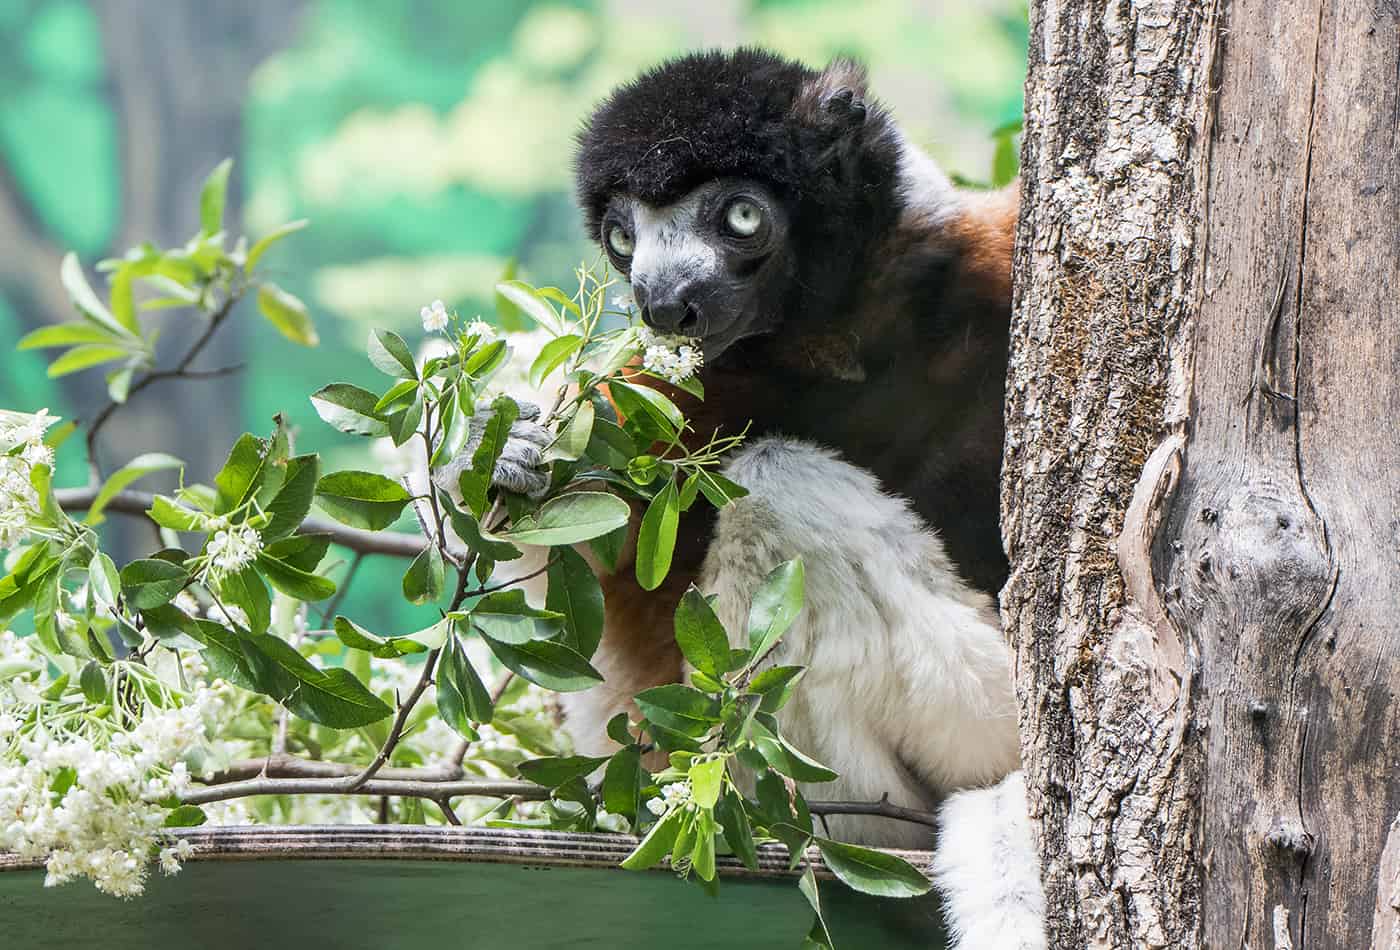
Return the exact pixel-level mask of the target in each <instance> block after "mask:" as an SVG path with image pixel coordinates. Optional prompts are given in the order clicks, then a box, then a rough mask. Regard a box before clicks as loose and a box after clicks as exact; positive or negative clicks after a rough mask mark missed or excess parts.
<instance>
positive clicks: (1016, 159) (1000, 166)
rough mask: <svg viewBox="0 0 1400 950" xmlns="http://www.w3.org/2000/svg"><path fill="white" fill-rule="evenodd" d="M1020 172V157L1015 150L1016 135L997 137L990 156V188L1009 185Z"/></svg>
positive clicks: (1012, 133)
mask: <svg viewBox="0 0 1400 950" xmlns="http://www.w3.org/2000/svg"><path fill="white" fill-rule="evenodd" d="M1020 170H1021V155H1020V152H1019V151H1018V150H1017V148H1016V133H1015V132H1010V133H1007V134H1004V135H1000V136H997V139H996V150H995V152H993V154H992V187H993V188H1000V187H1002V186H1003V185H1009V184H1010V183H1011V182H1012V181H1014V180H1015V179H1016V174H1017V173H1018V172H1019V171H1020Z"/></svg>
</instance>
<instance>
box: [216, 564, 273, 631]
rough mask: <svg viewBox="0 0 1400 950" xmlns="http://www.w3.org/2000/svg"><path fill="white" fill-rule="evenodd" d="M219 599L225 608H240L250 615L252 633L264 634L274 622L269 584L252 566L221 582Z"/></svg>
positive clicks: (249, 621) (249, 624) (249, 622)
mask: <svg viewBox="0 0 1400 950" xmlns="http://www.w3.org/2000/svg"><path fill="white" fill-rule="evenodd" d="M219 597H220V599H221V600H222V601H223V603H224V605H225V606H230V607H238V608H240V609H241V610H242V611H243V612H244V613H245V614H247V615H248V626H249V628H250V632H252V633H262V632H263V631H265V630H266V629H267V627H268V624H270V623H271V622H272V597H271V596H269V595H268V592H267V584H265V583H263V579H262V577H261V576H260V575H259V574H258V572H257V571H256V570H255V569H254V568H253V567H251V566H249V567H245V568H244V569H243V570H241V571H239V572H238V573H237V574H229V575H228V576H226V577H225V578H224V579H223V580H222V581H220V582H219Z"/></svg>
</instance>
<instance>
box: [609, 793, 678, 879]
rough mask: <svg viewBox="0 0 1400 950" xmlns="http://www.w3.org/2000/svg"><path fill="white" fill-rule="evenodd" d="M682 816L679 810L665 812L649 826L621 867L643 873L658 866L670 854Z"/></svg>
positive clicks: (623, 860)
mask: <svg viewBox="0 0 1400 950" xmlns="http://www.w3.org/2000/svg"><path fill="white" fill-rule="evenodd" d="M684 816H685V811H684V810H683V809H679V808H678V809H675V810H673V811H670V812H667V813H666V816H665V817H664V818H662V819H661V820H660V821H658V822H657V823H656V824H654V825H652V826H651V830H650V831H648V832H647V835H646V837H645V838H643V839H642V840H641V841H640V842H639V843H638V844H637V847H636V848H634V849H633V850H632V853H631V854H629V855H628V856H627V857H625V858H623V859H622V864H621V866H622V867H624V868H626V869H627V870H629V871H645V870H646V869H647V868H649V867H653V866H654V865H656V864H659V863H660V861H661V859H662V858H664V857H666V855H668V854H670V853H671V849H672V847H674V845H675V843H676V838H677V837H678V836H679V835H680V832H681V826H682V825H683V824H684V821H685V818H684Z"/></svg>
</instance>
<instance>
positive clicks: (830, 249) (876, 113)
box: [575, 49, 902, 360]
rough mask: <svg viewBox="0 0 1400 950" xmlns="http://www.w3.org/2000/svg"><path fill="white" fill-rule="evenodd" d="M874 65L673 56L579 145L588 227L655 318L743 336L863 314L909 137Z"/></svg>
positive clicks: (725, 344) (614, 98)
mask: <svg viewBox="0 0 1400 950" xmlns="http://www.w3.org/2000/svg"><path fill="white" fill-rule="evenodd" d="M865 92H866V77H865V71H864V69H862V68H861V67H860V66H858V65H856V64H854V63H852V62H849V61H846V60H840V61H837V62H835V63H832V64H831V65H830V66H828V67H827V68H826V69H825V70H823V71H820V72H818V71H816V70H812V69H808V68H807V67H806V66H803V65H801V64H800V63H796V62H792V61H790V60H786V59H783V58H781V57H779V56H776V55H774V54H772V53H768V52H765V51H763V50H757V49H740V50H736V51H734V52H728V53H724V52H704V53H694V54H691V55H688V56H684V57H681V58H679V59H674V60H671V61H669V62H666V63H663V64H662V65H660V66H658V67H656V68H655V69H652V70H651V71H649V72H647V73H644V74H643V75H642V76H640V77H639V78H638V79H636V80H634V81H633V82H631V83H628V84H626V85H623V86H621V87H619V88H618V89H617V90H615V91H614V92H613V93H612V95H611V96H610V97H609V98H608V99H607V100H606V101H605V102H603V104H602V105H601V106H599V107H598V109H597V111H596V112H594V114H593V115H592V116H591V117H590V118H589V119H588V121H587V122H586V124H585V126H584V128H583V130H582V132H581V133H580V135H579V150H578V156H577V159H576V163H575V173H576V178H577V187H578V197H579V202H580V204H581V205H582V207H583V211H584V215H585V217H586V220H587V226H588V230H589V233H590V234H591V235H592V237H593V238H594V239H595V240H597V241H598V242H599V243H600V244H601V245H602V247H603V248H604V250H605V251H607V253H608V256H609V257H610V258H611V259H612V262H613V264H614V266H616V267H617V268H618V269H619V270H621V271H622V272H623V273H624V274H626V275H627V276H628V278H629V279H630V280H631V281H632V285H633V291H634V293H635V296H636V299H637V303H638V305H639V307H640V308H641V310H642V316H643V319H644V320H645V321H646V322H647V323H648V324H649V325H651V326H652V327H654V328H656V329H658V330H662V331H665V332H668V333H680V334H684V335H687V336H697V337H700V338H701V339H702V340H703V341H704V348H705V352H706V356H707V357H708V358H709V359H711V360H713V359H714V358H715V357H717V356H718V355H719V354H720V353H722V352H723V351H724V350H726V349H728V348H729V347H730V346H731V345H732V344H733V343H734V342H735V341H737V340H740V339H743V338H745V337H749V336H754V335H757V334H763V333H769V332H772V331H774V330H776V329H777V328H778V327H779V326H781V325H783V324H784V323H785V321H789V320H792V319H796V318H797V315H801V318H802V319H804V320H808V321H814V320H821V319H823V317H824V315H828V316H830V315H834V314H836V313H839V312H841V311H842V310H843V309H844V308H846V307H848V306H849V304H850V300H849V297H850V295H851V294H852V292H853V288H854V286H855V282H856V280H857V279H858V275H859V274H861V273H862V272H863V270H864V268H865V266H866V264H867V263H868V257H869V254H870V253H871V250H872V248H873V247H874V245H875V243H876V242H877V241H878V240H879V238H881V237H882V236H883V235H884V234H885V233H886V232H887V231H888V229H889V228H890V227H891V226H892V224H893V221H894V218H895V215H896V211H897V209H896V197H895V192H896V188H895V178H896V170H897V167H898V164H899V161H900V154H901V148H902V143H901V139H900V137H899V134H898V132H897V130H896V129H895V127H894V124H893V122H892V121H891V120H890V119H889V117H888V115H887V114H886V113H885V111H884V110H883V109H882V108H880V107H879V106H878V105H876V104H874V103H872V102H868V101H867V100H866V99H865Z"/></svg>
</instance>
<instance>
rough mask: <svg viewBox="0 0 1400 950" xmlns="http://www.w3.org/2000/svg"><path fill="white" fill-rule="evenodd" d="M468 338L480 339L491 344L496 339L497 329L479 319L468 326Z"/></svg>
mask: <svg viewBox="0 0 1400 950" xmlns="http://www.w3.org/2000/svg"><path fill="white" fill-rule="evenodd" d="M467 336H474V337H478V338H479V340H480V342H482V343H491V342H494V341H495V339H496V328H495V327H493V326H491V324H489V323H487V322H486V321H485V320H483V319H481V318H480V317H477V318H476V319H475V320H473V321H472V322H471V323H468V324H467Z"/></svg>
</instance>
